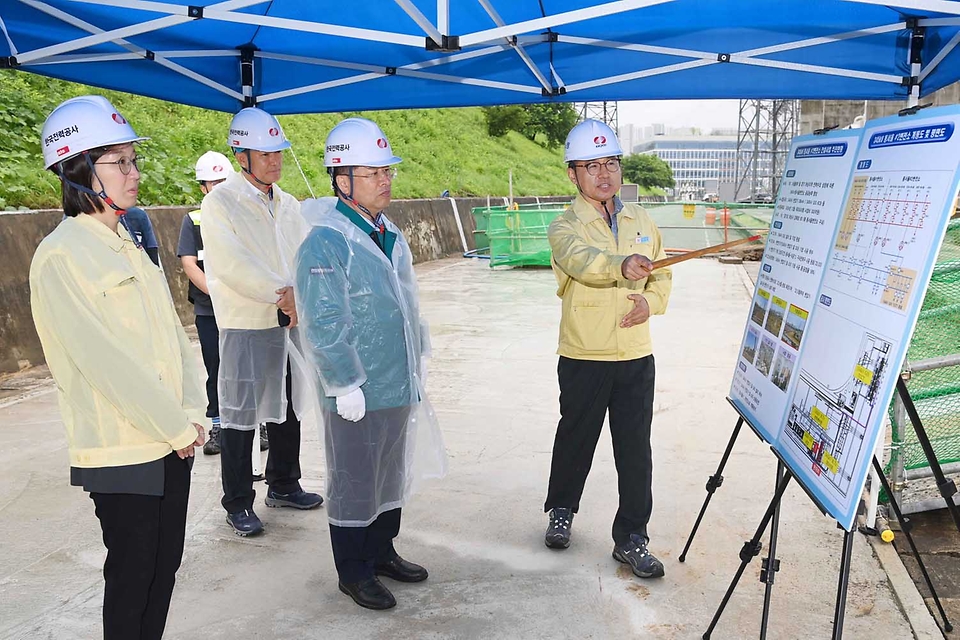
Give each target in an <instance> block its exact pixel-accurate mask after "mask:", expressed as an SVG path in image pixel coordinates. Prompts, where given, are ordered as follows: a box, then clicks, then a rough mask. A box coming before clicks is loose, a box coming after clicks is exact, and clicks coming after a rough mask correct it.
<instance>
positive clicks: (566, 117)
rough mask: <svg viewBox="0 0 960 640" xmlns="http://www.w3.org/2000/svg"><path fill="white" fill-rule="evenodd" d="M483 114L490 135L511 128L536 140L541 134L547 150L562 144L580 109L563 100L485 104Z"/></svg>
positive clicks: (497, 135)
mask: <svg viewBox="0 0 960 640" xmlns="http://www.w3.org/2000/svg"><path fill="white" fill-rule="evenodd" d="M483 115H484V117H485V118H486V121H487V133H489V134H490V135H491V136H494V137H497V138H499V137H502V136H504V135H506V134H507V132H509V131H516V132H517V133H520V134H521V135H523V136H525V137H526V138H527V139H528V140H534V141H536V140H537V136H540V137H541V139H542V140H544V145H543V146H545V147H547V148H548V149H555V148H557V147H559V146H561V145H562V144H563V142H564V140H566V138H567V134H568V133H569V132H570V129H572V128H573V125H575V124H576V123H577V112H576V111H575V110H574V108H573V106H572V105H570V104H568V103H563V102H558V103H545V104H524V105H516V104H511V105H504V106H501V107H484V108H483Z"/></svg>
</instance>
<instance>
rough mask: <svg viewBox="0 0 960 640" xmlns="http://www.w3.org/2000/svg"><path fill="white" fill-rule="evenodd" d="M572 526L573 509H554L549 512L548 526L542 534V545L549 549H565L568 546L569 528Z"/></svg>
mask: <svg viewBox="0 0 960 640" xmlns="http://www.w3.org/2000/svg"><path fill="white" fill-rule="evenodd" d="M572 526H573V509H567V508H566V507H555V508H553V509H551V510H550V525H549V526H548V527H547V531H546V533H544V534H543V543H544V544H545V545H547V546H548V547H550V548H551V549H566V548H567V547H569V546H570V527H572Z"/></svg>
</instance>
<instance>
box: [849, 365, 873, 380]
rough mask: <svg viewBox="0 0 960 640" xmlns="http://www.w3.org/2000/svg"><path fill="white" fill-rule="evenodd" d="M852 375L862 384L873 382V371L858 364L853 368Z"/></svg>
mask: <svg viewBox="0 0 960 640" xmlns="http://www.w3.org/2000/svg"><path fill="white" fill-rule="evenodd" d="M853 377H854V378H856V379H857V380H859V381H860V382H862V383H863V384H867V385H868V384H870V383H871V382H873V371H870V369H867V368H866V367H865V366H863V365H861V364H858V365H857V366H856V367H854V368H853Z"/></svg>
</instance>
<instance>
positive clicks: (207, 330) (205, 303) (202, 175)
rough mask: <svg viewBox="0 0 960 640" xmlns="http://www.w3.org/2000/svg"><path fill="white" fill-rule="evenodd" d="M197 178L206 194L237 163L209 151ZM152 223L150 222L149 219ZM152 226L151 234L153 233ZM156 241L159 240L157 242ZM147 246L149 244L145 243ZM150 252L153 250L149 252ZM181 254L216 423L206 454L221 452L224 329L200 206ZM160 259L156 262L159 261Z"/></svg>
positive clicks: (190, 217)
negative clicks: (206, 263) (213, 294)
mask: <svg viewBox="0 0 960 640" xmlns="http://www.w3.org/2000/svg"><path fill="white" fill-rule="evenodd" d="M195 171H196V178H197V181H198V182H199V183H200V191H202V192H203V195H207V194H208V193H210V190H211V189H213V188H214V187H216V186H217V185H218V184H220V183H221V182H223V181H224V180H225V179H226V178H227V176H228V175H229V174H231V173H233V165H231V164H230V161H229V160H228V159H227V157H226V156H225V155H223V154H222V153H217V152H216V151H207V152H206V153H205V154H203V155H202V156H200V159H199V160H197V165H196V167H195ZM148 224H149V222H148ZM152 232H153V231H152V229H151V234H152ZM154 244H156V241H154ZM144 247H145V248H146V245H144ZM148 253H149V251H148ZM177 257H178V258H180V265H181V266H182V267H183V272H184V273H185V274H187V278H188V279H189V280H190V284H189V287H188V289H187V299H188V300H189V301H190V302H191V303H193V312H194V315H195V316H196V327H197V337H198V338H199V339H200V353H201V354H202V355H203V366H204V367H205V368H206V370H207V384H206V389H207V417H208V418H210V420H211V422H212V423H213V425H212V427H211V429H210V434H209V437H208V438H207V442H206V444H204V445H203V452H204V453H205V454H206V455H216V454H218V453H220V403H219V399H218V397H217V372H218V370H219V369H220V331H219V329H217V319H216V317H215V316H214V314H213V302H212V301H211V300H210V291H209V290H208V289H207V276H206V274H205V273H204V271H203V236H202V235H201V234H200V209H197V210H195V211H191V212H190V213H188V214H187V215H185V216H184V217H183V224H181V225H180V240H179V242H178V243H177ZM155 262H156V261H155ZM268 448H269V443H268V441H267V435H266V430H265V429H264V428H263V426H261V427H260V451H266V450H267V449H268Z"/></svg>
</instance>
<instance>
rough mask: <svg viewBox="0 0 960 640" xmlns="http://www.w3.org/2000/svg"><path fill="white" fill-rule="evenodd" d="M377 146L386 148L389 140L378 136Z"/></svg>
mask: <svg viewBox="0 0 960 640" xmlns="http://www.w3.org/2000/svg"><path fill="white" fill-rule="evenodd" d="M377 146H378V147H380V148H381V149H386V148H387V141H386V140H384V139H383V138H377Z"/></svg>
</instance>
